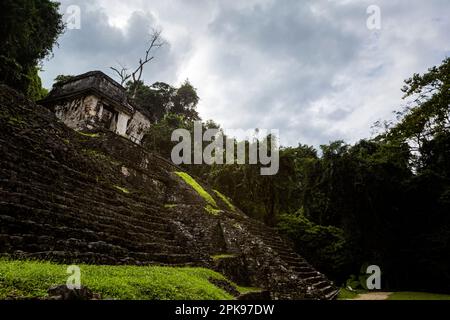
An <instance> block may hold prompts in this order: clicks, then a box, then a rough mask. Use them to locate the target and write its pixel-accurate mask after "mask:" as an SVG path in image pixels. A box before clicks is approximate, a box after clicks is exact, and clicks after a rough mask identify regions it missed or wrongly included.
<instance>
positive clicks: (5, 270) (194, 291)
mask: <svg viewBox="0 0 450 320" xmlns="http://www.w3.org/2000/svg"><path fill="white" fill-rule="evenodd" d="M79 267H80V269H81V284H82V285H84V286H86V287H88V288H89V289H91V290H92V291H93V292H95V293H100V294H101V295H102V297H103V299H121V300H131V299H132V300H150V299H159V300H184V299H186V300H206V299H208V300H210V299H211V300H228V299H233V297H232V296H231V295H230V294H228V293H227V292H225V291H224V290H222V289H220V288H218V287H216V286H214V285H213V284H211V283H210V282H209V281H208V279H209V278H215V279H225V278H224V277H223V276H222V275H221V274H219V273H216V272H214V271H212V270H209V269H204V268H175V267H159V266H147V267H138V266H96V265H79ZM66 270H67V265H59V264H55V263H50V262H36V261H10V260H1V259H0V299H1V300H4V299H6V298H8V297H20V298H39V297H41V298H42V297H46V296H47V290H48V288H49V287H51V286H53V285H61V284H66V281H67V278H68V276H70V275H69V274H67V273H66ZM238 289H239V287H238ZM241 289H242V291H247V290H245V289H246V288H241Z"/></svg>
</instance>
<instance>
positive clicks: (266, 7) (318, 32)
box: [42, 0, 450, 146]
mask: <svg viewBox="0 0 450 320" xmlns="http://www.w3.org/2000/svg"><path fill="white" fill-rule="evenodd" d="M62 3H63V8H64V5H67V4H74V3H75V4H79V5H80V6H82V8H83V9H84V11H83V16H82V18H83V28H82V30H79V31H77V30H69V31H67V32H66V33H65V34H64V35H63V36H62V37H61V39H60V44H61V46H60V48H59V49H56V50H55V56H54V58H53V59H51V60H50V61H48V62H46V63H45V66H44V69H45V70H46V71H45V72H44V73H42V77H43V80H44V84H45V85H46V86H51V83H52V79H53V78H54V77H55V76H56V75H57V74H79V73H82V72H85V71H88V70H94V69H100V70H103V71H106V72H108V73H109V70H108V67H109V66H111V65H114V64H115V63H116V60H119V61H120V62H122V63H124V64H126V65H127V66H130V67H131V66H132V65H133V64H134V63H135V61H137V59H138V58H139V57H140V55H142V52H143V50H144V47H145V43H144V40H145V35H146V33H147V32H148V31H149V29H150V28H151V27H155V26H160V27H162V28H163V34H164V37H165V38H166V39H167V40H168V42H169V43H170V46H168V47H167V48H165V49H164V50H163V51H161V52H159V54H158V56H157V60H156V61H155V62H154V63H153V64H151V65H149V66H148V68H147V69H146V73H145V80H146V81H147V82H149V83H151V82H155V81H165V82H168V83H171V84H175V85H177V84H179V83H180V82H181V81H183V80H184V79H186V78H189V79H190V80H191V82H192V83H193V84H194V85H195V86H196V87H197V88H198V91H199V95H200V97H201V102H200V105H199V111H200V114H201V116H202V117H203V118H205V119H208V118H213V119H214V120H215V121H216V122H218V123H221V124H222V125H223V126H224V127H228V128H244V129H245V128H255V127H259V128H269V129H270V128H274V129H280V132H281V135H282V137H281V138H282V143H284V144H291V145H295V144H297V143H298V142H301V143H308V144H314V145H316V146H317V145H319V144H323V143H327V142H328V141H330V140H335V139H346V140H347V141H350V142H354V141H356V140H358V139H360V138H364V137H368V136H369V135H370V127H371V125H372V123H373V122H374V121H376V120H378V119H380V118H381V119H385V118H387V117H390V113H391V112H392V111H393V110H394V109H398V108H399V107H400V105H401V103H402V101H401V91H400V88H401V86H402V81H403V80H404V79H405V78H407V77H409V76H411V75H412V74H413V73H415V72H424V71H426V69H427V67H431V66H433V65H436V64H439V63H440V62H441V61H442V60H443V59H444V57H445V55H449V53H450V34H449V33H448V30H450V21H449V18H448V14H447V13H448V12H449V9H450V3H449V2H448V1H447V0H431V1H426V2H425V1H419V0H413V1H406V0H397V1H388V0H383V1H378V5H379V6H380V8H381V14H382V29H381V30H380V31H378V32H376V33H374V32H372V31H370V30H368V29H367V28H366V19H367V14H366V8H367V6H368V5H370V4H372V2H371V1H343V0H341V1H338V0H335V1H302V2H299V1H289V0H284V1H282V2H281V1H273V0H252V1H226V0H222V1H207V0H199V1H192V0H191V1H185V0H169V1H144V0H128V1H126V2H123V1H118V0H94V1H87V0H79V1H76V0H70V1H68V0H66V1H62Z"/></svg>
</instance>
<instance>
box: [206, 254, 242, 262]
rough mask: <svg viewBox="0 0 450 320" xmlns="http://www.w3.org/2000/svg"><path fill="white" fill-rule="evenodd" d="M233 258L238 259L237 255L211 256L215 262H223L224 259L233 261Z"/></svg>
mask: <svg viewBox="0 0 450 320" xmlns="http://www.w3.org/2000/svg"><path fill="white" fill-rule="evenodd" d="M232 258H236V255H235V254H218V255H214V256H211V259H213V260H214V261H217V260H223V259H232Z"/></svg>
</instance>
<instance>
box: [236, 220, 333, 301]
mask: <svg viewBox="0 0 450 320" xmlns="http://www.w3.org/2000/svg"><path fill="white" fill-rule="evenodd" d="M241 223H243V224H244V225H245V226H246V228H247V229H248V230H249V232H250V233H252V234H253V235H256V236H257V237H258V238H260V239H261V240H262V241H263V242H264V244H266V245H267V246H268V247H270V248H271V249H272V250H273V251H275V252H276V253H277V254H278V256H279V257H280V259H281V260H282V261H283V262H285V264H286V266H287V267H288V268H290V269H291V270H292V271H293V272H294V273H295V274H296V275H297V276H298V277H299V278H300V279H301V280H302V281H303V282H304V283H306V284H307V285H308V286H309V287H311V288H312V289H313V291H319V292H320V295H321V296H323V297H324V298H325V299H327V300H332V299H334V298H335V297H336V296H337V294H338V293H339V290H338V289H337V288H336V287H335V286H334V284H333V283H332V282H331V281H330V280H328V279H327V278H326V276H325V275H323V274H322V273H320V272H318V271H317V270H316V269H315V268H314V267H313V266H311V265H310V264H309V263H308V262H307V261H306V260H305V259H304V258H303V257H301V256H300V255H299V254H298V253H296V252H295V251H294V250H293V249H292V248H293V247H294V246H293V244H292V243H290V241H288V240H287V239H284V238H282V237H281V236H280V235H279V234H278V233H277V231H276V229H274V228H271V227H268V226H267V225H265V224H263V223H261V222H259V221H251V222H249V221H248V220H241Z"/></svg>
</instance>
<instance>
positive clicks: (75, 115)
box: [40, 71, 150, 144]
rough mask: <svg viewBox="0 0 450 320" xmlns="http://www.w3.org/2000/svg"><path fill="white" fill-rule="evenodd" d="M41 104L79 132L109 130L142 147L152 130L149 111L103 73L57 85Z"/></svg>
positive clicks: (98, 72)
mask: <svg viewBox="0 0 450 320" xmlns="http://www.w3.org/2000/svg"><path fill="white" fill-rule="evenodd" d="M40 104H42V105H44V106H46V107H48V108H50V109H51V110H52V111H53V112H54V113H55V114H56V116H57V118H58V119H60V120H61V121H63V122H64V124H66V125H67V126H68V127H70V128H72V129H75V130H77V131H81V130H93V129H95V128H99V127H100V128H105V129H109V130H111V131H113V132H115V133H117V134H119V135H121V136H123V137H126V138H128V139H130V140H131V141H133V142H135V143H137V144H140V143H141V141H142V138H143V136H144V134H145V131H146V130H147V129H148V128H149V127H150V120H149V117H148V116H147V115H146V114H145V113H146V112H145V110H141V109H138V108H137V107H136V106H134V105H133V104H132V103H131V102H130V101H129V99H128V97H127V94H126V91H125V89H124V88H123V87H122V86H121V85H120V84H119V83H117V82H116V81H114V80H113V79H111V78H110V77H109V76H107V75H106V74H104V73H103V72H101V71H91V72H88V73H84V74H81V75H79V76H76V77H71V78H70V79H68V80H66V81H63V82H60V83H57V84H55V85H54V86H53V89H52V91H51V92H50V93H49V95H48V96H47V98H45V99H44V100H42V101H40Z"/></svg>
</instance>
